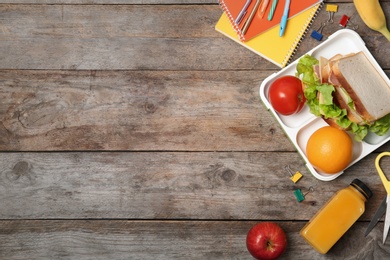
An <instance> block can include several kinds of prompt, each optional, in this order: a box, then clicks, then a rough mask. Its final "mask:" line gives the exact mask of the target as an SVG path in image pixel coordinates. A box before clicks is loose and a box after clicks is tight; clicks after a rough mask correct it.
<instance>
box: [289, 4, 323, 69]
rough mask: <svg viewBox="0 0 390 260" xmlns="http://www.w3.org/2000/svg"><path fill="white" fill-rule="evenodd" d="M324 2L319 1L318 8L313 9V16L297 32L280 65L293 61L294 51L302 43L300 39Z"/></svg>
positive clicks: (303, 36)
mask: <svg viewBox="0 0 390 260" xmlns="http://www.w3.org/2000/svg"><path fill="white" fill-rule="evenodd" d="M323 5H324V2H321V3H319V6H318V8H317V9H316V10H315V11H314V14H313V16H311V18H310V21H309V22H308V23H306V24H305V25H304V26H303V27H302V28H303V29H302V30H301V31H300V32H299V34H298V36H297V38H296V39H295V41H294V43H293V45H292V48H291V49H290V50H289V51H288V53H287V56H286V58H285V59H284V60H283V62H282V67H285V66H287V65H288V64H289V63H291V62H292V61H293V57H294V55H295V53H296V52H297V49H298V48H299V46H300V44H301V43H302V40H303V39H304V38H305V36H306V34H307V32H308V31H309V29H310V27H311V25H312V24H313V21H314V19H315V18H316V17H317V15H318V13H319V12H320V11H321V8H322V7H323Z"/></svg>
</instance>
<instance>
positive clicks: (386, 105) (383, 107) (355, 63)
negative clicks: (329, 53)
mask: <svg viewBox="0 0 390 260" xmlns="http://www.w3.org/2000/svg"><path fill="white" fill-rule="evenodd" d="M331 70H332V72H331V74H332V75H330V76H329V77H330V78H331V77H332V76H333V77H334V78H335V79H336V81H337V83H339V84H340V85H341V86H342V87H343V88H344V89H345V90H346V91H347V92H348V94H349V95H350V97H351V98H352V100H353V101H354V103H355V108H356V112H357V113H358V114H359V115H360V116H361V117H362V118H363V119H364V120H365V121H367V122H373V121H376V120H378V119H380V118H382V117H384V116H385V115H387V114H389V113H390V85H389V84H388V83H387V82H386V81H385V79H384V78H383V77H382V76H381V75H380V74H379V72H378V71H377V70H376V69H375V68H374V67H373V65H372V64H371V62H370V61H369V60H368V58H367V57H366V55H365V54H364V53H363V52H358V53H356V54H355V55H348V56H346V57H342V58H340V59H338V60H337V61H336V62H333V64H332V66H331Z"/></svg>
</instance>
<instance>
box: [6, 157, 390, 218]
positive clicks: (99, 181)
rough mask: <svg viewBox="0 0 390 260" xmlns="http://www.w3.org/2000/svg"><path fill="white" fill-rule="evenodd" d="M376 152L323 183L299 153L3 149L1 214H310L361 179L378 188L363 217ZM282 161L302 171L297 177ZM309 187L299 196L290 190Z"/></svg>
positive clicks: (388, 162) (376, 199) (386, 162)
mask: <svg viewBox="0 0 390 260" xmlns="http://www.w3.org/2000/svg"><path fill="white" fill-rule="evenodd" d="M374 158H375V154H371V155H369V156H368V158H367V159H366V160H362V162H360V163H359V164H358V165H355V166H353V167H351V168H350V169H347V170H346V172H345V173H344V174H343V175H342V176H341V177H339V178H338V179H337V182H335V181H333V182H322V181H319V180H315V178H314V177H313V176H312V175H311V174H310V173H309V172H308V171H307V170H306V168H305V166H304V164H303V161H302V160H301V159H300V158H299V156H298V155H297V154H296V153H278V154H277V156H276V154H275V153H273V152H270V153H264V152H261V153H257V152H250V153H244V152H225V153H222V152H218V153H214V152H205V153H188V152H185V153H179V152H176V153H158V152H142V153H141V152H137V153H5V154H3V155H2V157H1V159H0V165H1V168H0V183H1V187H2V189H1V197H2V200H1V201H0V207H1V209H2V210H1V211H0V219H43V218H50V219H80V218H97V219H100V218H110V219H118V218H119V219H127V218H130V219H225V220H230V219H232V220H239V219H242V220H246V219H252V220H253V219H264V220H307V219H309V218H310V217H311V216H312V215H314V213H315V212H316V211H317V210H319V208H320V207H321V206H322V205H323V204H325V202H326V201H327V200H328V199H329V198H330V197H331V196H332V195H333V194H334V193H335V192H336V191H338V190H339V189H341V188H344V187H346V186H348V185H349V183H350V182H351V181H352V179H353V178H360V179H361V180H362V181H364V182H366V183H367V185H368V186H369V187H370V188H371V189H372V190H373V192H374V194H375V197H374V199H373V200H372V201H373V202H372V203H369V204H368V205H367V207H368V209H367V213H366V214H365V215H363V217H362V220H368V219H369V218H370V217H371V215H372V214H373V213H374V210H375V208H376V206H377V205H378V204H379V202H380V201H381V200H382V198H383V196H384V193H385V191H384V189H383V187H382V184H381V182H380V180H379V178H378V176H377V174H376V173H375V167H374V163H373V161H374ZM385 159H388V160H385ZM385 159H383V163H382V167H383V169H387V168H388V167H390V158H386V157H385ZM286 165H290V167H291V168H292V169H294V170H295V171H296V170H299V171H301V173H302V174H303V175H304V178H303V179H302V180H301V181H300V182H299V183H298V184H294V183H293V182H292V181H291V180H290V179H289V177H290V176H289V174H288V172H287V171H286V170H285V169H284V167H285V166H286ZM310 186H312V187H313V188H314V191H313V192H312V193H309V194H307V196H306V199H305V201H303V202H301V203H298V202H297V200H296V198H295V197H294V194H293V192H294V190H296V189H298V188H301V189H302V191H303V192H304V193H306V191H308V189H309V187H310ZM21 191H22V192H21ZM276 205H277V207H276Z"/></svg>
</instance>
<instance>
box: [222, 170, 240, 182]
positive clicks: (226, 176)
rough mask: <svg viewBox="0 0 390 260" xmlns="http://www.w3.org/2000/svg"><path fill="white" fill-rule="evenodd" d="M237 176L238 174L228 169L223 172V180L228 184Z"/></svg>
mask: <svg viewBox="0 0 390 260" xmlns="http://www.w3.org/2000/svg"><path fill="white" fill-rule="evenodd" d="M236 176H237V173H236V172H235V171H233V170H231V169H226V170H224V171H223V172H222V175H221V178H222V180H224V181H226V182H231V181H232V180H234V179H235V178H236Z"/></svg>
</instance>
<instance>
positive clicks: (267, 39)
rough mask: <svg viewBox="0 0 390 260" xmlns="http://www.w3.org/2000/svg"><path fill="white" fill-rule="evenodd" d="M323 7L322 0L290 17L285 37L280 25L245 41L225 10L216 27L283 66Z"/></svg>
mask: <svg viewBox="0 0 390 260" xmlns="http://www.w3.org/2000/svg"><path fill="white" fill-rule="evenodd" d="M321 7H322V2H320V3H318V4H316V5H314V6H312V7H310V8H309V9H306V10H305V11H303V12H301V13H299V14H297V15H295V16H294V17H292V18H290V19H289V20H288V26H287V27H286V31H285V33H284V35H283V37H280V36H279V26H274V27H273V28H271V29H269V30H267V31H266V32H263V33H262V34H260V35H258V36H256V37H254V38H253V39H251V40H249V41H245V42H243V41H241V40H240V39H239V37H238V35H237V33H236V31H235V30H234V28H233V27H232V24H231V23H230V19H229V17H228V15H227V14H226V12H224V13H223V14H222V16H221V17H220V19H219V20H218V22H217V24H216V25H215V29H216V30H217V31H218V32H220V33H222V34H224V35H225V36H227V37H228V38H230V39H232V40H234V41H235V42H237V43H239V44H241V45H242V46H244V47H246V48H248V49H249V50H251V51H253V52H255V53H256V54H258V55H260V56H261V57H263V58H265V59H267V60H268V61H270V62H272V63H274V64H275V65H277V66H279V67H281V68H283V67H285V66H286V65H287V64H288V63H290V62H291V61H292V58H293V55H294V54H295V52H296V49H297V48H298V46H299V44H300V42H301V40H302V39H303V37H304V36H305V34H306V32H307V30H308V29H309V27H310V25H311V23H312V21H313V19H314V18H315V17H316V15H317V13H318V12H319V10H320V9H321Z"/></svg>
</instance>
